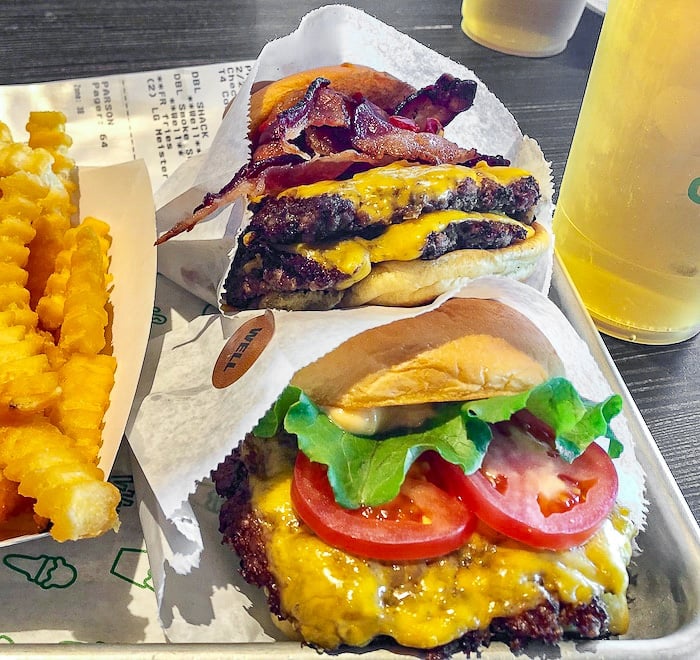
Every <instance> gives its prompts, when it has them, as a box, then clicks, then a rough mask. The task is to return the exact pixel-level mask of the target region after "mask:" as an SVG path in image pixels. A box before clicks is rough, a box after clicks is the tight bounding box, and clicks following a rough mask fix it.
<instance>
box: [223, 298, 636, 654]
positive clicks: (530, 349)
mask: <svg viewBox="0 0 700 660" xmlns="http://www.w3.org/2000/svg"><path fill="white" fill-rule="evenodd" d="M620 406H621V400H620V397H619V396H618V395H612V396H610V397H609V398H608V399H606V400H605V401H602V402H599V403H595V402H592V401H588V400H587V399H585V398H583V397H582V396H581V395H580V394H579V393H578V392H577V391H576V390H575V388H574V387H573V385H572V384H571V383H570V382H569V381H568V380H566V378H565V377H564V376H563V375H562V366H561V362H560V360H559V359H558V357H557V356H556V355H555V354H554V353H553V351H552V348H551V345H550V344H549V343H548V342H547V340H546V339H545V338H544V336H543V335H542V334H541V333H540V332H539V331H538V329H537V328H536V327H535V326H534V324H532V323H531V322H530V321H528V320H527V319H525V318H524V317H523V316H522V315H520V314H519V313H517V312H515V311H513V310H512V309H511V308H509V307H507V306H505V305H503V304H501V303H498V302H495V301H489V300H474V299H459V298H456V299H452V300H449V301H447V302H446V303H444V304H443V305H442V306H441V307H439V308H438V309H436V310H434V311H431V312H428V313H425V314H422V315H420V316H417V317H415V318H413V319H410V320H405V321H397V322H394V323H391V324H389V325H386V326H382V327H379V328H376V329H374V330H370V331H367V332H364V333H362V334H360V335H358V336H356V337H354V338H353V339H351V340H349V341H348V342H346V343H344V344H342V345H341V346H340V347H338V348H337V349H335V350H334V351H332V352H331V353H329V354H328V355H326V356H324V357H323V358H322V359H320V360H318V361H317V362H315V363H313V364H311V365H309V366H307V367H305V368H303V369H302V370H300V371H299V372H298V373H297V374H296V375H295V376H294V378H293V379H292V382H291V384H290V386H289V387H288V388H287V389H286V390H285V391H284V392H283V394H282V395H281V396H280V398H279V399H278V401H277V403H276V404H275V405H274V406H273V408H272V409H271V410H270V411H269V412H268V413H267V414H266V415H265V416H264V417H263V419H262V420H261V421H260V422H259V423H258V425H257V426H256V428H255V429H254V430H253V432H252V433H251V434H249V435H248V436H247V437H246V439H245V441H244V442H243V443H242V444H241V445H240V446H239V447H237V448H236V449H235V450H234V452H233V453H232V454H231V455H230V456H229V457H228V458H227V459H226V460H225V461H224V462H223V463H222V464H221V465H220V466H219V467H218V468H217V469H216V470H215V471H214V473H213V478H214V481H215V483H216V487H217V491H218V492H219V494H220V495H221V496H222V497H223V498H225V503H224V505H223V507H222V509H221V512H220V530H221V532H222V533H223V537H224V542H225V543H227V544H229V545H230V546H231V547H232V548H233V550H235V552H236V553H237V554H238V556H239V557H240V572H241V574H242V576H243V577H244V579H245V580H246V581H248V582H250V583H251V584H254V585H257V586H258V587H261V588H262V589H264V590H265V592H266V594H267V600H268V605H269V608H270V611H271V613H272V615H273V620H274V621H275V622H276V623H277V624H278V625H279V626H280V628H282V630H284V631H285V632H286V633H287V634H288V635H289V636H291V637H293V638H297V639H301V640H302V641H303V642H305V643H306V644H308V645H311V646H313V647H316V648H319V649H326V650H335V649H338V648H340V647H344V646H350V647H365V646H367V645H369V644H372V643H374V644H377V643H378V644H387V643H390V644H393V643H397V644H399V645H401V646H404V647H409V648H414V649H421V650H422V652H424V653H425V654H426V655H427V657H430V658H444V657H448V656H449V655H451V654H452V653H456V652H458V651H465V652H475V651H477V649H478V648H480V647H481V646H482V645H487V644H488V643H489V642H490V641H491V640H492V639H500V640H504V641H506V642H508V643H509V644H510V645H511V647H512V648H514V649H515V648H519V647H521V646H522V645H523V644H524V643H525V642H527V641H528V640H541V641H544V642H548V643H556V642H558V641H560V640H562V639H564V638H565V637H569V636H571V637H574V638H599V637H606V636H610V635H616V634H621V633H624V632H625V631H626V629H627V626H628V607H627V599H626V594H627V587H628V573H627V566H628V563H629V561H630V558H631V553H632V545H633V540H634V537H635V535H636V533H637V530H638V527H639V523H640V522H641V521H639V520H634V519H633V517H632V514H631V512H630V510H629V509H627V508H626V507H624V506H622V505H621V504H620V503H618V501H617V494H618V487H619V484H620V480H631V479H635V480H636V482H635V484H636V486H639V487H640V488H641V484H639V483H638V482H639V478H638V477H637V476H635V475H632V474H626V473H623V472H620V473H618V470H617V468H616V465H615V463H614V462H613V460H612V459H613V458H614V457H617V456H618V455H619V454H620V452H621V451H622V447H621V445H620V443H619V441H618V440H617V439H616V437H615V436H614V434H613V433H612V431H611V428H610V419H611V418H612V417H613V416H614V415H616V414H617V413H618V412H619V411H620ZM598 439H600V440H602V441H603V445H601V444H598V443H597V442H595V441H596V440H598ZM387 640H388V642H387Z"/></svg>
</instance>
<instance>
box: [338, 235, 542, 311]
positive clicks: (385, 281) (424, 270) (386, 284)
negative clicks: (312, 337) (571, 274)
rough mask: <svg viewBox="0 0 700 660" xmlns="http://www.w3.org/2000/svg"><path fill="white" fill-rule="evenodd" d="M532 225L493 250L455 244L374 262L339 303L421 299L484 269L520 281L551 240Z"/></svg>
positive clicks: (409, 302)
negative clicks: (430, 255) (437, 253)
mask: <svg viewBox="0 0 700 660" xmlns="http://www.w3.org/2000/svg"><path fill="white" fill-rule="evenodd" d="M532 227H533V229H534V230H535V233H534V234H533V235H532V236H531V237H529V238H527V239H525V240H524V241H522V242H521V243H515V244H513V245H509V246H508V247H505V248H499V249H497V250H480V249H467V250H455V251H454V252H448V253H447V254H444V255H443V256H441V257H439V258H438V259H433V260H423V259H415V260H413V261H385V262H382V263H379V264H374V265H373V266H372V270H371V272H370V274H369V275H368V276H367V277H365V278H364V279H363V280H361V281H359V282H358V283H357V284H354V285H353V286H351V287H350V288H349V289H348V290H347V292H346V293H345V295H344V296H343V299H342V302H341V307H359V306H360V305H387V306H393V307H412V306H417V305H425V304H427V303H429V302H431V301H433V300H435V298H437V297H438V296H439V295H440V294H443V293H446V292H447V291H450V290H451V289H454V288H456V287H457V286H459V284H460V283H464V282H466V281H468V280H473V279H476V278H477V277H482V276H484V275H502V276H504V277H510V278H512V279H516V280H520V281H523V280H525V279H527V278H528V277H530V275H532V274H533V273H534V271H535V269H536V268H537V264H538V262H539V260H540V259H541V258H542V256H543V255H544V254H545V253H546V252H547V250H548V249H549V245H550V238H549V233H548V232H547V230H546V229H545V228H544V227H543V226H542V225H540V224H539V223H538V222H534V223H533V224H532Z"/></svg>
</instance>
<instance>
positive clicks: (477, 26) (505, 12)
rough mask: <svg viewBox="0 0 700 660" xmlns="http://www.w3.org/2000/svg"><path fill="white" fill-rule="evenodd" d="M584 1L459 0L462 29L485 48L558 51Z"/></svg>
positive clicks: (529, 53) (536, 53)
mask: <svg viewBox="0 0 700 660" xmlns="http://www.w3.org/2000/svg"><path fill="white" fill-rule="evenodd" d="M585 7H586V0H462V31H463V32H464V33H465V34H466V35H467V36H468V37H469V38H470V39H473V40H474V41H476V42H477V43H479V44H481V45H482V46H486V47H488V48H492V49H493V50H497V51H500V52H502V53H508V54H510V55H520V56H523V57H549V56H550V55H556V54H557V53H561V52H562V51H563V50H564V49H565V48H566V44H567V43H568V41H569V39H571V37H572V35H573V34H574V32H575V31H576V26H577V25H578V22H579V20H580V18H581V14H583V10H584V8H585Z"/></svg>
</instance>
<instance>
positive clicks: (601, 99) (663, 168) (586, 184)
mask: <svg viewBox="0 0 700 660" xmlns="http://www.w3.org/2000/svg"><path fill="white" fill-rule="evenodd" d="M698 26H700V0H673V2H668V1H667V0H610V3H609V5H608V10H607V14H606V17H605V20H604V22H603V29H602V32H601V35H600V39H599V41H598V47H597V49H596V53H595V57H594V60H593V65H592V68H591V74H590V76H589V79H588V85H587V87H586V92H585V96H584V99H583V104H582V107H581V113H580V115H579V118H578V123H577V125H576V132H575V135H574V140H573V143H572V146H571V151H570V153H569V158H568V160H567V163H566V170H565V172H564V178H563V181H562V185H561V190H560V192H559V198H558V200H557V209H556V212H555V215H554V234H555V247H556V250H557V254H558V255H559V257H560V258H561V260H562V261H563V263H564V265H565V266H566V269H567V270H568V272H569V275H570V276H571V278H572V280H573V282H574V284H575V285H576V288H577V289H578V291H579V294H580V296H581V298H582V300H583V302H584V304H585V305H586V307H587V309H588V311H589V312H590V314H591V317H592V318H593V320H594V321H595V323H596V325H597V327H598V329H599V330H601V331H602V332H604V333H606V334H608V335H612V336H614V337H618V338H620V339H625V340H628V341H634V342H639V343H645V344H670V343H675V342H679V341H683V340H684V339H688V338H689V337H692V336H693V335H695V334H697V333H698V332H699V331H700V125H699V123H698V118H699V117H700V112H699V111H698V108H700V57H699V53H700V50H699V49H698Z"/></svg>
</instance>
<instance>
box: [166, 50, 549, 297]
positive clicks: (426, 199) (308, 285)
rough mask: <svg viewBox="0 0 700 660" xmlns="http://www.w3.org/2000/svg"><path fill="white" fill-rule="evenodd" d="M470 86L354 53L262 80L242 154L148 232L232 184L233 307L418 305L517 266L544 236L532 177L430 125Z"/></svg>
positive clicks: (527, 266) (205, 208)
mask: <svg viewBox="0 0 700 660" xmlns="http://www.w3.org/2000/svg"><path fill="white" fill-rule="evenodd" d="M476 91H477V88H476V83H475V82H474V81H471V80H460V79H457V78H454V77H453V76H451V75H449V74H443V75H442V76H440V77H439V78H438V80H437V81H436V82H435V83H434V84H432V85H429V86H427V87H424V88H421V89H418V90H416V89H415V88H414V87H412V86H411V85H408V84H407V83H405V82H403V81H401V80H398V79H396V78H395V77H393V76H391V75H389V74H387V73H383V72H378V71H375V70H373V69H370V68H368V67H364V66H359V65H356V64H343V65H339V66H332V67H323V68H319V69H314V70H310V71H303V72H300V73H296V74H293V75H291V76H288V77H286V78H283V79H281V80H278V81H276V82H273V83H271V84H268V85H266V86H263V87H262V88H261V89H259V90H258V91H256V92H255V93H254V94H253V95H252V97H251V105H250V113H249V114H250V134H249V137H250V140H251V144H252V147H251V153H252V156H251V159H250V161H249V162H248V163H246V165H245V166H244V167H243V168H242V169H241V170H240V171H239V172H238V173H237V174H236V175H235V176H234V178H233V180H232V181H231V182H230V183H229V184H227V185H226V186H225V187H224V188H223V189H222V190H221V191H220V192H219V193H216V194H209V195H207V196H206V197H205V199H204V201H203V203H202V205H201V206H200V207H199V208H197V209H196V210H195V212H194V214H193V216H192V218H190V219H188V220H186V221H184V222H181V223H179V224H177V225H176V226H175V227H173V228H172V229H171V230H170V231H168V232H167V233H166V234H164V235H163V236H161V237H160V238H159V241H158V242H163V241H165V240H168V239H169V238H170V237H172V236H174V235H176V234H178V233H180V232H182V231H185V230H188V229H191V228H192V227H193V226H194V225H195V224H196V223H197V222H199V221H200V220H201V219H203V218H205V217H206V216H207V215H209V214H210V213H212V212H213V211H215V210H217V209H219V208H221V206H223V205H225V204H228V203H230V202H231V201H233V200H235V199H237V198H239V197H245V198H246V199H247V201H248V210H249V214H250V216H249V220H248V224H247V226H245V228H244V229H243V230H242V231H241V232H240V234H239V236H238V243H237V247H236V250H235V254H234V257H233V260H232V264H231V266H230V270H229V273H228V275H227V277H226V281H225V284H224V296H223V297H224V302H225V305H226V306H227V307H229V308H232V309H234V310H237V309H256V308H264V307H273V308H280V309H329V308H333V307H337V306H345V307H352V306H358V305H362V304H367V303H374V304H382V305H418V304H423V303H426V302H428V301H431V300H433V299H434V298H435V297H436V296H437V295H438V294H440V293H442V292H444V291H446V290H448V289H449V288H451V287H453V286H455V284H457V283H459V282H463V281H465V280H467V279H473V278H475V277H478V276H480V275H505V276H509V277H514V278H516V279H521V280H522V279H525V278H527V277H528V276H529V275H530V274H531V273H532V272H533V270H534V269H535V266H536V264H537V262H538V260H539V259H540V257H541V256H542V255H543V254H544V253H545V252H546V251H547V248H548V245H549V238H548V235H547V233H546V230H545V229H544V228H543V227H542V226H541V225H540V224H539V223H537V222H536V220H535V215H534V212H535V206H536V204H537V202H538V200H539V198H540V189H539V185H538V183H537V181H536V180H535V177H534V176H533V175H532V174H530V172H528V171H525V170H522V169H519V168H516V167H511V166H510V164H509V161H507V160H506V159H504V158H502V157H500V156H487V155H483V154H480V153H478V152H477V151H476V150H475V149H471V148H469V149H468V148H464V147H461V146H459V145H457V144H455V143H454V142H452V141H450V140H448V139H446V138H445V137H444V135H443V127H444V126H446V125H447V124H449V123H450V122H451V121H452V119H453V118H454V117H455V116H456V115H458V114H459V113H461V112H464V111H466V110H468V109H469V108H470V107H471V106H472V104H473V101H474V98H475V95H476Z"/></svg>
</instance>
